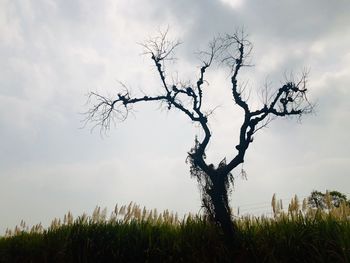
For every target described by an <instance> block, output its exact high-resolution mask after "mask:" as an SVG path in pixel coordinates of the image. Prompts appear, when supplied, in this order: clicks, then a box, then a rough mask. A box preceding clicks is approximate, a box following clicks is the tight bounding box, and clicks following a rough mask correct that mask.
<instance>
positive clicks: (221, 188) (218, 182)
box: [203, 171, 237, 244]
mask: <svg viewBox="0 0 350 263" xmlns="http://www.w3.org/2000/svg"><path fill="white" fill-rule="evenodd" d="M207 176H208V179H209V187H208V186H207V187H206V189H205V191H206V195H207V196H206V198H204V199H203V202H206V203H205V204H203V205H204V206H205V207H206V209H207V212H208V214H209V216H210V217H211V219H212V220H213V221H214V222H215V223H216V224H217V225H219V227H220V228H221V229H222V231H223V234H224V238H225V240H226V241H227V242H229V243H230V244H232V243H235V242H236V240H237V231H236V227H235V224H234V222H233V221H232V214H231V208H230V206H229V199H228V191H229V187H230V185H229V178H228V176H229V175H228V174H222V173H218V172H214V171H213V172H212V173H211V174H208V175H207ZM208 210H209V211H208Z"/></svg>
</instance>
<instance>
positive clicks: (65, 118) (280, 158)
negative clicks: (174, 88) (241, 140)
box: [0, 0, 350, 233]
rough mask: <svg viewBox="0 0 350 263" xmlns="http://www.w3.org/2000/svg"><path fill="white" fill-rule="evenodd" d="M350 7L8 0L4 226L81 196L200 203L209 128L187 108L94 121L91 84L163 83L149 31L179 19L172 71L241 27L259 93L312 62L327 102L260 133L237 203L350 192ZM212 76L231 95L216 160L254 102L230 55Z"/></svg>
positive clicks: (0, 125)
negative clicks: (198, 177) (244, 99)
mask: <svg viewBox="0 0 350 263" xmlns="http://www.w3.org/2000/svg"><path fill="white" fill-rule="evenodd" d="M349 13H350V1H348V0H338V1H326V0H317V1H316V0H309V1H302V0H294V1H273V0H265V1H253V0H197V1H195V0H192V1H188V0H186V1H185V0H178V1H174V0H153V1H152V0H144V1H141V0H128V1H124V0H100V1H86V0H35V1H34V0H33V1H30V0H0V58H1V59H0V67H1V73H0V211H1V213H0V233H3V232H4V230H5V228H6V227H13V226H14V225H15V224H18V223H19V222H20V220H21V219H24V220H25V221H26V222H27V223H29V224H35V223H39V222H43V223H44V224H47V223H48V222H49V221H50V220H51V219H53V218H54V217H60V216H63V214H64V213H66V212H67V211H68V210H70V211H72V212H73V214H74V215H76V216H77V215H80V214H82V213H83V212H88V213H91V212H92V210H93V208H94V207H95V206H96V205H100V206H102V207H108V208H109V210H111V209H113V207H114V205H115V204H116V203H118V204H126V203H129V202H130V201H134V202H137V203H138V204H140V205H145V206H146V207H148V208H157V209H159V210H163V209H170V210H173V211H177V212H179V213H180V214H183V213H186V212H194V213H197V212H198V211H199V209H200V196H199V192H198V188H197V184H196V181H195V180H194V179H191V178H190V175H189V166H188V165H187V164H186V163H185V159H186V153H187V152H188V150H189V149H190V148H191V147H192V146H193V142H194V136H195V135H196V134H199V135H200V136H201V132H200V130H199V129H198V128H196V127H194V126H193V125H192V124H191V122H190V121H189V120H188V119H187V118H186V116H184V114H181V112H178V111H173V110H172V111H170V112H167V111H166V110H164V109H160V108H159V105H157V104H144V105H138V106H137V107H135V113H134V115H132V116H130V118H129V119H128V120H127V121H126V122H123V123H118V124H117V125H116V127H112V129H111V130H110V132H108V134H107V136H101V135H100V133H99V130H98V129H95V130H94V131H93V132H91V130H90V128H91V126H88V127H85V128H82V129H81V127H82V122H81V121H82V120H83V119H84V115H82V114H81V113H82V112H84V111H86V110H88V105H85V102H86V100H87V97H86V94H87V93H88V92H89V91H98V92H101V93H102V94H112V95H113V94H114V95H115V94H117V92H118V89H120V85H119V83H118V81H123V82H124V83H126V84H127V85H128V86H129V87H130V88H131V89H132V90H133V92H134V94H140V93H139V92H140V90H141V89H142V90H143V91H146V92H148V93H150V94H157V92H159V91H161V83H160V81H159V78H158V76H157V74H156V70H155V69H154V67H153V66H152V61H151V60H150V58H149V57H145V56H142V55H141V53H142V51H143V50H142V47H141V46H140V45H138V44H137V43H140V42H142V41H144V40H145V39H147V38H149V37H151V36H154V35H155V34H156V33H157V31H158V30H159V29H164V28H166V27H167V26H169V27H170V34H171V37H172V38H178V39H179V40H180V41H181V42H182V43H183V44H182V45H181V46H179V48H178V50H177V51H176V57H177V58H178V60H177V61H176V63H173V64H171V65H169V66H168V68H167V69H168V70H169V71H167V75H168V76H169V78H170V77H174V76H176V77H178V78H179V79H180V80H182V81H186V80H190V81H191V80H192V81H194V80H195V79H196V78H197V77H198V69H199V66H200V61H199V60H198V59H197V57H196V55H195V52H197V51H199V50H202V49H205V48H206V47H207V43H208V41H210V39H212V38H213V37H214V36H216V35H218V34H224V33H233V32H235V30H236V29H240V28H244V30H245V32H246V33H248V34H249V39H250V40H251V42H252V43H253V45H254V49H253V53H252V55H251V61H252V63H253V64H254V67H252V68H246V69H244V71H242V74H241V76H240V80H241V81H248V87H249V89H251V90H252V94H256V93H257V92H258V91H259V89H261V88H262V87H263V86H264V84H265V83H269V86H270V88H271V89H277V88H279V87H280V85H281V83H283V81H284V80H285V77H284V75H286V74H289V73H291V72H294V73H295V74H298V73H299V72H301V71H302V70H303V68H305V67H306V68H308V69H309V71H310V74H309V82H308V88H309V91H310V98H311V100H312V101H313V102H315V103H316V105H317V107H316V111H315V114H312V115H308V116H305V117H304V118H303V119H302V120H301V123H300V122H298V120H295V119H288V120H276V121H274V122H273V123H271V124H270V125H269V127H268V128H266V129H264V130H262V131H260V132H259V133H258V134H257V135H256V136H255V140H254V143H253V144H252V145H251V146H250V148H249V149H248V151H247V155H246V160H245V164H244V167H243V168H244V170H245V171H246V172H247V177H248V180H243V179H242V178H241V177H240V176H239V172H240V171H239V169H238V170H237V171H234V175H235V178H236V183H235V189H234V191H233V193H232V201H231V204H232V206H233V207H234V211H236V209H237V207H240V210H241V212H243V213H244V212H250V213H264V212H269V211H270V208H269V203H270V201H271V197H272V195H273V193H277V195H278V197H280V198H283V199H286V201H287V200H288V199H290V198H291V197H292V195H293V194H298V195H299V196H300V197H305V196H307V195H308V194H309V193H310V192H311V191H312V190H313V189H317V190H320V191H325V190H326V189H331V190H333V189H334V190H338V191H341V192H344V193H346V194H348V195H350V189H349V185H350V167H349V163H350V150H349V149H350V142H349V136H348V135H347V134H348V133H349V129H350V123H349V117H350V102H349V99H350V89H349V84H350V16H349ZM207 80H208V83H209V86H207V87H206V90H205V92H206V94H207V95H206V99H207V102H208V107H210V106H211V107H214V106H220V107H219V108H218V110H217V111H216V112H215V114H214V115H212V116H211V118H210V125H211V128H212V129H213V137H212V142H211V143H210V145H209V151H208V160H209V161H210V162H214V163H216V162H218V161H220V160H221V159H222V158H224V157H225V156H227V157H232V156H233V155H234V153H235V151H234V146H235V145H236V144H237V142H238V138H237V133H238V129H239V127H240V124H241V121H242V119H241V118H242V115H241V114H242V112H241V111H240V109H239V108H237V107H234V106H233V103H232V99H231V97H230V96H231V93H230V81H229V76H228V72H227V70H225V68H223V67H218V66H213V68H212V69H211V70H210V71H209V72H208V75H207ZM252 98H253V99H252V101H251V103H253V104H254V103H256V102H257V101H256V100H254V96H252ZM241 168H242V167H240V169H241Z"/></svg>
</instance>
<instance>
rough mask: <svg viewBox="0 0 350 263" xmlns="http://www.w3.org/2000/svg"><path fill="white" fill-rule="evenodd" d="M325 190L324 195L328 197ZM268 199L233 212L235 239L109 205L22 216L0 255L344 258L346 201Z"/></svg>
mask: <svg viewBox="0 0 350 263" xmlns="http://www.w3.org/2000/svg"><path fill="white" fill-rule="evenodd" d="M327 198H328V197H327V193H326V194H325V200H328V199H329V198H328V199H327ZM305 202H306V201H305V200H304V202H303V205H302V206H300V205H299V201H298V198H297V197H295V198H293V199H292V201H291V203H290V204H289V207H288V211H283V210H282V209H281V205H280V204H281V202H280V201H278V200H277V199H276V197H275V196H274V197H273V199H272V209H273V212H274V216H273V217H259V218H257V217H252V216H247V217H240V218H237V219H236V220H235V223H236V224H237V227H238V230H239V233H238V237H239V241H240V242H239V244H232V245H228V244H226V243H225V241H224V239H223V235H222V232H221V230H220V228H218V227H216V226H215V225H214V224H212V223H210V222H209V221H208V219H206V217H204V216H193V215H187V216H185V217H184V218H182V219H179V218H178V217H177V215H176V214H173V213H169V212H168V211H164V212H163V213H159V214H158V213H157V211H156V210H146V209H145V208H143V209H141V208H140V207H139V206H137V205H135V204H132V203H131V204H130V205H129V206H122V207H120V208H118V207H116V208H115V211H113V213H112V214H111V216H109V217H107V213H106V209H103V210H101V209H100V208H99V207H97V208H96V209H95V211H94V213H93V214H92V216H87V215H85V214H84V215H82V216H80V217H78V218H76V219H73V216H72V214H71V213H68V214H67V215H65V217H64V218H63V220H62V221H61V220H59V219H54V220H53V221H52V223H51V225H50V226H49V227H48V228H47V229H43V227H42V226H41V225H37V226H34V227H32V228H31V229H29V228H28V227H27V226H26V225H25V223H24V222H21V224H20V226H16V228H15V229H14V230H8V231H6V235H5V237H2V238H0V262H350V208H349V206H348V204H347V203H346V202H341V203H340V204H339V206H338V207H336V206H334V205H333V203H332V202H326V204H328V205H329V206H328V207H326V208H325V209H314V208H312V207H310V206H307V205H306V203H305Z"/></svg>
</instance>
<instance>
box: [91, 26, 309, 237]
mask: <svg viewBox="0 0 350 263" xmlns="http://www.w3.org/2000/svg"><path fill="white" fill-rule="evenodd" d="M178 45H179V42H177V41H170V40H169V39H168V37H167V31H166V32H163V33H160V35H159V36H158V37H156V38H153V39H150V40H148V41H146V42H145V43H144V44H142V46H143V47H144V49H145V54H146V55H149V56H150V57H151V59H152V61H153V62H154V65H155V68H156V70H157V73H158V75H159V77H160V80H161V83H162V87H163V89H162V92H161V93H160V94H158V95H154V96H153V95H145V96H141V97H134V96H131V94H130V92H129V90H128V88H127V87H126V86H125V85H123V89H124V90H123V92H120V93H119V94H118V95H117V96H116V97H115V98H109V97H105V96H102V95H100V94H97V93H94V92H91V93H90V94H89V97H90V99H91V100H93V102H92V106H91V108H90V110H89V111H88V112H87V120H88V121H91V122H94V123H95V125H98V126H100V127H101V128H102V129H109V128H110V124H111V120H112V119H114V120H115V119H117V120H121V121H124V120H125V119H126V118H127V116H128V113H129V112H130V110H132V107H133V106H134V104H137V103H140V102H159V103H165V105H166V106H167V108H168V109H169V110H170V109H172V108H175V109H177V110H179V111H181V112H183V113H184V114H185V115H186V116H187V117H188V118H190V120H191V121H192V122H193V123H194V124H197V125H199V126H200V127H201V128H202V130H203V131H204V136H203V138H202V139H201V140H199V139H198V138H197V137H196V138H195V145H194V147H193V148H192V149H191V150H190V151H189V152H188V157H187V160H188V162H189V163H190V173H191V175H192V176H193V177H195V178H196V179H197V181H198V183H199V185H200V189H201V196H202V204H203V207H204V209H205V211H206V214H207V215H208V216H209V218H210V219H211V220H213V221H214V222H215V223H217V224H218V225H219V226H220V227H221V229H222V230H223V233H224V235H225V236H226V237H227V238H228V239H230V240H234V239H235V236H236V235H235V233H236V231H235V224H234V222H233V221H232V214H231V209H230V206H229V193H230V189H231V186H232V184H233V175H232V173H231V172H232V170H234V169H235V168H236V167H237V166H239V165H240V164H242V163H243V162H244V157H245V153H246V150H247V149H248V147H249V145H250V143H252V142H253V135H254V134H255V133H256V132H257V131H258V130H259V129H261V128H263V127H265V126H266V125H267V123H268V122H270V121H271V120H272V119H273V118H276V117H285V116H299V117H300V116H302V115H304V114H307V113H310V112H311V111H312V105H311V104H310V103H309V101H308V99H307V97H306V94H307V89H306V80H307V74H306V73H303V74H302V75H301V77H300V78H299V79H298V80H290V81H286V83H285V84H283V85H281V87H280V88H279V89H278V90H276V91H275V92H274V93H273V94H271V95H270V96H268V92H267V91H266V92H265V93H264V96H263V98H264V99H263V103H262V104H263V105H262V107H261V108H260V109H258V110H252V109H251V108H250V105H248V102H247V100H246V99H244V98H243V96H242V93H243V88H242V87H241V86H240V85H239V84H238V75H239V72H240V71H241V70H242V68H244V67H247V66H249V63H248V61H247V58H248V56H249V54H250V52H251V50H252V45H251V43H250V42H249V41H248V40H247V37H246V35H245V34H244V33H243V32H236V33H235V34H233V35H225V36H220V37H216V38H214V39H213V40H212V41H211V42H210V43H209V48H208V50H207V51H203V52H201V53H200V55H201V58H202V59H201V64H202V65H201V67H200V71H199V74H198V79H197V82H196V84H195V85H184V84H183V83H174V82H172V83H169V81H168V80H167V78H166V74H165V72H164V71H165V70H164V64H165V63H166V62H167V60H172V59H173V52H174V50H175V48H176V47H177V46H178ZM214 61H217V62H219V63H221V64H223V65H225V66H227V67H228V68H229V69H230V80H231V83H230V85H229V86H230V89H231V92H232V96H233V100H234V102H235V103H236V104H237V105H238V107H239V108H241V110H242V111H243V113H244V119H243V123H242V125H241V128H240V133H239V140H238V144H237V145H236V146H235V149H234V151H235V152H236V155H235V157H233V158H232V159H230V160H226V158H225V159H223V160H222V161H221V162H220V163H219V164H218V165H214V164H211V163H208V162H207V161H206V149H207V146H208V143H209V141H210V138H211V134H212V133H211V130H210V127H209V126H208V116H209V114H210V113H207V112H204V111H203V110H202V104H203V84H204V83H205V73H206V71H207V70H208V69H209V67H210V66H211V65H212V64H213V62H214Z"/></svg>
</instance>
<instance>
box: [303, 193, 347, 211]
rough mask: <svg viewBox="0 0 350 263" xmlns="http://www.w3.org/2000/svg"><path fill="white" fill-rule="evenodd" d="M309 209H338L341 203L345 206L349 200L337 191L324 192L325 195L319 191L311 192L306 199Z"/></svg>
mask: <svg viewBox="0 0 350 263" xmlns="http://www.w3.org/2000/svg"><path fill="white" fill-rule="evenodd" d="M307 201H308V205H309V207H310V208H317V209H327V208H329V206H330V205H331V206H334V207H339V206H340V204H341V203H342V202H344V203H346V204H347V205H349V204H350V200H348V199H347V197H346V195H345V194H343V193H340V192H338V191H326V192H325V193H322V192H319V191H316V190H314V191H312V192H311V194H310V196H309V197H308V199H307Z"/></svg>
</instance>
